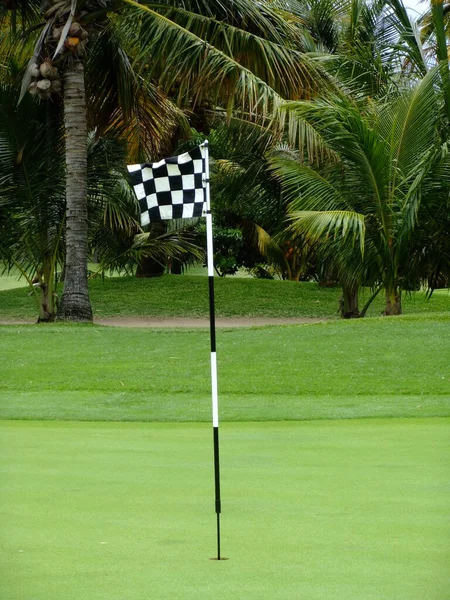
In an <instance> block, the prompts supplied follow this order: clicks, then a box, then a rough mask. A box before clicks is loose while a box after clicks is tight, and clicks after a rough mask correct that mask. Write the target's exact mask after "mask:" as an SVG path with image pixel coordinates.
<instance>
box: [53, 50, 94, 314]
mask: <svg viewBox="0 0 450 600" xmlns="http://www.w3.org/2000/svg"><path fill="white" fill-rule="evenodd" d="M64 126H65V140H66V260H65V277H64V292H63V295H62V297H61V303H60V305H59V310H58V318H59V319H63V320H65V321H92V308H91V303H90V300H89V292H88V281H87V259H88V215H87V125H86V100H85V88H84V68H83V63H82V62H81V61H78V60H76V59H75V60H74V61H73V62H71V63H70V62H69V63H68V65H67V66H66V69H65V71H64Z"/></svg>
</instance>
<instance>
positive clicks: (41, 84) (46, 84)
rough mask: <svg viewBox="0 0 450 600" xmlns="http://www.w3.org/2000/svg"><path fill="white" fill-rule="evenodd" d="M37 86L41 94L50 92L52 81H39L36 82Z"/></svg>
mask: <svg viewBox="0 0 450 600" xmlns="http://www.w3.org/2000/svg"><path fill="white" fill-rule="evenodd" d="M36 85H37V87H38V89H39V90H41V92H48V91H49V90H50V87H51V85H52V82H51V81H50V79H39V81H38V82H36Z"/></svg>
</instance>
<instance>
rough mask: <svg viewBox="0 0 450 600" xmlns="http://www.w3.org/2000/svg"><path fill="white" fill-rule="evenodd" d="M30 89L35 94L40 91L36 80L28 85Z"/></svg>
mask: <svg viewBox="0 0 450 600" xmlns="http://www.w3.org/2000/svg"><path fill="white" fill-rule="evenodd" d="M28 91H29V92H30V94H33V96H34V95H35V94H37V93H38V87H37V83H36V81H33V83H30V85H29V86H28Z"/></svg>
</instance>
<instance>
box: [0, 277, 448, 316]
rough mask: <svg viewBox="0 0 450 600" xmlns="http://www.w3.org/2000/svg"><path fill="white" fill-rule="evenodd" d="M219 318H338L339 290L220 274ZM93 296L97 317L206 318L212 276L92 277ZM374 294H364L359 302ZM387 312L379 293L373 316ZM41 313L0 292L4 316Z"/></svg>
mask: <svg viewBox="0 0 450 600" xmlns="http://www.w3.org/2000/svg"><path fill="white" fill-rule="evenodd" d="M215 288H216V294H215V295H216V310H217V315H218V316H224V317H226V316H231V317H232V316H255V317H257V316H267V317H328V318H337V311H338V306H339V297H340V294H341V291H340V289H339V288H320V287H319V286H318V285H317V284H316V283H300V284H298V283H295V282H292V281H274V280H273V281H267V280H257V279H244V278H242V279H239V278H235V279H233V278H216V279H215ZM90 294H91V299H92V305H93V310H94V316H95V317H108V316H118V315H123V316H127V315H128V316H132V315H136V316H184V317H195V316H206V315H207V314H208V311H209V304H208V280H207V278H206V277H199V276H185V275H183V276H174V275H168V276H165V277H161V278H156V279H137V278H135V277H117V278H111V279H105V280H101V279H94V280H92V281H91V282H90ZM369 294H370V292H369V291H368V290H365V291H363V292H362V293H361V297H360V306H361V307H362V306H363V305H364V302H365V301H366V300H367V298H368V297H369ZM403 307H404V312H405V314H417V313H433V312H442V311H447V312H449V311H450V294H449V293H447V292H445V293H441V294H434V295H433V296H432V297H431V299H430V300H426V298H425V294H424V293H423V292H416V293H414V294H411V295H406V296H405V297H404V301H403ZM382 311H383V298H382V294H380V295H379V296H378V297H377V299H376V300H375V302H374V303H373V305H372V306H371V308H370V309H369V312H368V315H369V316H378V315H380V314H381V313H382ZM36 316H37V312H36V305H35V301H34V298H33V297H30V296H28V291H27V289H24V288H19V289H14V290H5V291H1V292H0V319H33V318H35V317H36Z"/></svg>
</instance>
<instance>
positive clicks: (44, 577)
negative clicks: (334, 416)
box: [0, 419, 450, 600]
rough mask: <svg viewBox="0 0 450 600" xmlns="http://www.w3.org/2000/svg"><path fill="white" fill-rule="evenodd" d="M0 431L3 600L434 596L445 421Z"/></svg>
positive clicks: (442, 541)
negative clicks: (219, 501)
mask: <svg viewBox="0 0 450 600" xmlns="http://www.w3.org/2000/svg"><path fill="white" fill-rule="evenodd" d="M0 429H1V440H2V441H1V450H2V456H3V462H2V473H1V480H2V505H3V506H2V527H1V533H0V542H1V546H2V577H1V578H0V597H1V598H4V599H5V600H61V599H62V598H64V600H148V599H149V598H155V599H158V600H160V599H161V600H163V599H167V600H169V599H170V600H172V599H180V600H198V599H199V598H201V599H203V598H204V599H207V598H220V600H235V599H245V600H252V599H255V600H261V599H267V600H269V599H270V600H286V599H288V598H292V599H302V598H305V600H306V599H307V600H424V599H425V598H426V600H448V598H449V589H450V571H449V568H448V565H449V564H450V523H449V520H448V506H449V500H450V498H449V492H448V478H449V461H450V443H449V440H450V435H449V433H450V421H449V419H431V420H430V419H428V420H422V419H407V420H402V419H399V420H396V419H392V420H382V421H379V420H371V421H358V420H355V421H334V422H332V421H331V422H310V423H278V424H273V423H265V424H262V423H259V424H249V423H247V424H236V423H234V424H226V425H224V426H223V427H222V433H221V450H222V457H221V458H222V497H223V513H222V552H223V555H224V556H226V557H228V558H229V560H228V561H223V562H220V563H218V562H217V561H210V560H208V559H209V558H210V557H213V556H214V555H215V550H216V546H215V516H214V508H213V496H212V489H213V481H212V479H213V475H212V464H211V463H212V448H211V446H212V444H211V437H212V436H211V432H210V427H209V426H207V425H196V424H159V425H158V424H142V423H139V424H138V423H136V424H131V423H130V424H124V423H120V424H113V423H110V424H91V423H84V424H82V423H81V424H80V423H25V422H6V423H2V424H0Z"/></svg>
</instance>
